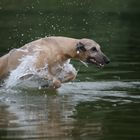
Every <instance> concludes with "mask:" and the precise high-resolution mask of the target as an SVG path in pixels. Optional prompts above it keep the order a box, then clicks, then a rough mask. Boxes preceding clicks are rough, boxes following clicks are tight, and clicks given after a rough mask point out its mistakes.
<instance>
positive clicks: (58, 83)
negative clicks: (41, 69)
mask: <svg viewBox="0 0 140 140" xmlns="http://www.w3.org/2000/svg"><path fill="white" fill-rule="evenodd" d="M44 79H46V80H48V81H49V83H48V84H47V87H49V88H53V89H57V88H59V87H61V81H60V80H58V79H57V78H56V77H55V76H53V75H51V74H49V75H47V77H45V78H44Z"/></svg>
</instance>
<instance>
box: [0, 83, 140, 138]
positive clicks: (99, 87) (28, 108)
mask: <svg viewBox="0 0 140 140" xmlns="http://www.w3.org/2000/svg"><path fill="white" fill-rule="evenodd" d="M139 86H140V82H118V81H114V82H77V83H76V82H75V83H69V84H65V85H63V86H62V87H61V88H60V89H59V90H58V91H52V90H46V89H41V90H38V89H31V88H30V89H29V88H28V89H24V91H23V89H14V90H12V89H5V90H4V89H3V88H2V89H1V94H2V95H1V98H0V114H1V116H0V136H1V138H2V139H8V138H9V139H25V138H27V139H28V138H29V139H30V138H33V139H45V138H54V139H55V138H56V139H57V138H61V139H73V138H80V137H81V138H82V137H83V138H85V139H87V138H89V139H92V138H93V137H95V138H97V139H99V138H100V139H101V138H104V139H114V138H118V139H119V138H120V139H122V138H123V137H125V138H124V139H129V138H131V137H132V136H131V137H129V135H127V133H128V131H130V132H131V135H133V134H135V136H134V138H135V137H138V138H140V137H139V131H138V129H140V127H139V125H138V123H139V115H140V111H139V108H138V106H139V105H140V96H139V94H138V93H139V91H140V88H139ZM23 92H24V94H23ZM132 126H134V127H135V129H134V130H133V127H132ZM110 127H111V128H110Z"/></svg>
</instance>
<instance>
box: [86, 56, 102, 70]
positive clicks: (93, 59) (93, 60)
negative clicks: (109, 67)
mask: <svg viewBox="0 0 140 140" xmlns="http://www.w3.org/2000/svg"><path fill="white" fill-rule="evenodd" d="M87 63H90V64H95V65H96V66H97V67H98V68H103V67H104V64H103V63H101V62H98V61H97V60H96V59H95V58H94V57H88V59H87Z"/></svg>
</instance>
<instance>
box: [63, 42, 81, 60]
mask: <svg viewBox="0 0 140 140" xmlns="http://www.w3.org/2000/svg"><path fill="white" fill-rule="evenodd" d="M77 43H78V41H77V40H76V41H74V42H73V43H71V45H70V46H67V47H66V49H65V51H64V55H65V57H66V59H71V58H74V59H79V57H80V56H79V52H78V51H77V50H76V44H77Z"/></svg>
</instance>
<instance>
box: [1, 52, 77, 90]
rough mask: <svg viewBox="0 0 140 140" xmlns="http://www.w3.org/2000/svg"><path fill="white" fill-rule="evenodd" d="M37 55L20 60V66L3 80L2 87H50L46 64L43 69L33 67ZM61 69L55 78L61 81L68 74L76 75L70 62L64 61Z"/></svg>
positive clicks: (50, 82)
mask: <svg viewBox="0 0 140 140" xmlns="http://www.w3.org/2000/svg"><path fill="white" fill-rule="evenodd" d="M36 59H37V54H34V55H27V56H25V57H23V58H22V59H20V62H21V63H20V65H19V66H18V67H17V68H16V69H15V70H12V71H11V73H10V75H9V76H8V78H7V79H6V80H5V82H4V85H5V87H6V88H12V87H15V86H16V87H17V86H19V87H23V86H24V87H39V88H41V87H43V86H44V85H45V86H48V87H49V86H50V85H51V84H52V81H50V80H49V77H48V75H49V72H48V64H47V63H46V64H45V66H44V67H43V68H40V69H37V68H36V67H35V66H34V63H35V62H36ZM60 67H62V70H61V72H60V73H59V74H58V75H56V78H60V79H63V78H64V77H65V76H66V75H67V74H68V73H69V72H71V71H72V72H74V73H75V74H77V71H76V70H75V68H74V67H73V66H72V64H70V60H68V61H66V63H64V65H63V66H60Z"/></svg>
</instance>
